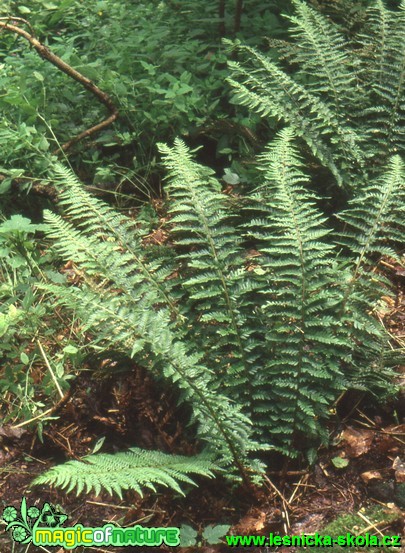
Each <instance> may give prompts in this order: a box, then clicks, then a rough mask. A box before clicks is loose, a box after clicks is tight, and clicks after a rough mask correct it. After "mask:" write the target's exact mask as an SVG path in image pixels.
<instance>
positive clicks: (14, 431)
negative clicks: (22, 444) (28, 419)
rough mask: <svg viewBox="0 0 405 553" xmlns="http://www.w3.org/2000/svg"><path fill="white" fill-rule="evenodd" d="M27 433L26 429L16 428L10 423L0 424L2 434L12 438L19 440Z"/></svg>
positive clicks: (0, 434) (0, 433)
mask: <svg viewBox="0 0 405 553" xmlns="http://www.w3.org/2000/svg"><path fill="white" fill-rule="evenodd" d="M25 433H26V430H25V429H23V428H16V427H15V426H10V425H8V424H6V425H4V426H0V436H2V437H4V438H9V439H11V440H18V439H20V438H21V436H22V435H23V434H25Z"/></svg>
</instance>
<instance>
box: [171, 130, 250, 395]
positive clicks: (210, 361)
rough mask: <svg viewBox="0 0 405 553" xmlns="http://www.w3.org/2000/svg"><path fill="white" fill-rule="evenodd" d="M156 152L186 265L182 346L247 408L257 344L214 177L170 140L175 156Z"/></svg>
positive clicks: (239, 259)
mask: <svg viewBox="0 0 405 553" xmlns="http://www.w3.org/2000/svg"><path fill="white" fill-rule="evenodd" d="M160 150H161V152H162V153H163V154H164V158H163V159H164V164H165V166H166V168H167V170H168V173H169V182H168V187H167V191H168V199H169V213H170V214H171V215H172V219H171V221H170V223H171V225H172V229H171V232H172V235H173V236H174V238H175V245H174V246H175V249H176V251H177V254H178V255H177V257H178V259H182V260H183V259H184V262H185V266H184V269H183V271H182V279H181V280H180V281H179V285H180V286H181V290H182V305H183V306H184V307H186V308H187V311H183V315H184V316H186V318H187V324H188V327H189V331H188V333H187V339H188V340H190V341H192V342H197V343H198V345H197V349H199V350H203V351H204V350H205V356H204V358H205V362H206V364H207V366H210V367H212V368H213V369H214V370H215V373H216V375H217V377H219V380H220V381H221V382H222V386H224V387H225V388H226V387H229V386H231V387H232V397H234V398H235V399H236V400H238V401H239V400H240V399H241V396H242V395H243V398H244V403H245V404H247V403H248V402H249V401H250V399H249V398H250V393H249V389H250V381H251V379H252V376H253V374H254V370H255V366H254V356H253V355H252V351H253V350H254V349H255V346H256V345H257V344H256V343H255V341H254V339H253V338H252V334H253V332H254V329H253V328H251V327H250V326H249V322H250V321H251V319H249V317H248V314H250V313H251V312H252V308H253V306H252V304H251V302H249V299H248V292H249V291H250V288H251V287H250V279H249V273H248V272H247V271H245V270H244V269H243V265H244V259H243V253H244V250H243V249H242V239H241V236H240V234H238V231H237V228H236V226H235V221H236V217H235V214H234V213H232V211H231V208H230V203H229V200H228V199H227V196H225V195H224V194H223V193H222V192H221V187H220V184H219V182H218V181H217V180H216V179H215V178H213V175H212V172H211V171H209V170H208V171H207V169H206V168H204V167H202V166H201V165H199V164H198V163H196V162H195V161H194V160H193V159H192V156H191V153H190V151H189V149H188V148H187V147H186V146H185V144H184V143H183V142H182V141H180V140H176V141H175V144H174V147H173V148H169V147H167V146H165V145H160ZM207 344H210V347H208V348H207V347H206V345H207Z"/></svg>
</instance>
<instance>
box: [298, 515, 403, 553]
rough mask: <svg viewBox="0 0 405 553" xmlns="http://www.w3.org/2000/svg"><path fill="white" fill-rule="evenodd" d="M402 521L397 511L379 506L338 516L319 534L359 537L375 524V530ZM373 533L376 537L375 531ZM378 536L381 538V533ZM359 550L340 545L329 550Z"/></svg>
mask: <svg viewBox="0 0 405 553" xmlns="http://www.w3.org/2000/svg"><path fill="white" fill-rule="evenodd" d="M365 519H366V520H368V521H369V523H367V522H365ZM400 519H401V514H400V513H399V512H398V511H397V510H390V509H389V508H388V507H387V508H386V507H381V506H379V505H377V506H376V505H373V506H371V507H367V508H362V509H361V510H360V511H359V512H358V513H349V514H344V515H340V516H338V517H337V518H336V519H335V520H332V521H331V522H330V523H329V524H327V525H326V526H325V527H324V528H322V531H321V532H319V533H322V534H323V535H326V536H332V537H333V538H337V537H338V536H345V535H346V534H347V533H348V532H349V533H350V534H352V535H353V536H358V535H362V534H363V532H365V531H367V532H368V533H370V530H371V531H372V530H373V529H372V528H370V524H373V525H374V527H375V528H380V527H381V526H384V527H388V526H389V525H390V524H392V523H395V522H399V521H400ZM365 529H367V530H365ZM374 531H375V530H374ZM371 533H372V535H374V532H373V531H372V532H371ZM384 534H385V535H389V533H387V532H384ZM377 535H378V537H380V534H379V533H378V534H377ZM311 549H312V550H314V551H316V550H318V551H320V550H321V548H320V547H311ZM358 549H359V548H358V547H350V546H349V547H340V546H339V545H334V546H332V547H331V548H330V549H329V550H330V551H331V552H333V553H343V551H349V552H350V553H356V552H357V551H358ZM391 549H392V547H388V546H386V547H378V548H376V547H372V546H371V547H368V550H369V551H370V553H380V552H383V551H385V552H388V551H390V550H391ZM299 551H301V552H303V551H306V549H302V548H300V549H299Z"/></svg>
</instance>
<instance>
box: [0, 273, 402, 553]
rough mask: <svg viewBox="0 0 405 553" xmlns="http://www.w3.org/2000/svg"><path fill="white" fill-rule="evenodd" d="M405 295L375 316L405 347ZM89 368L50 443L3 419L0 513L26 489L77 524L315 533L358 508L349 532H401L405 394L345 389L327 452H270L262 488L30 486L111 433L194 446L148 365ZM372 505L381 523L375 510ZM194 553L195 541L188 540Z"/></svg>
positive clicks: (167, 445)
mask: <svg viewBox="0 0 405 553" xmlns="http://www.w3.org/2000/svg"><path fill="white" fill-rule="evenodd" d="M399 277H402V275H399ZM401 299H402V296H401V292H400V288H399V286H398V288H397V297H396V299H395V300H393V299H391V298H387V299H386V300H384V302H383V307H382V308H381V310H380V311H379V312H377V313H376V316H378V317H380V318H381V319H382V320H384V323H385V324H386V326H387V327H388V328H389V330H390V332H391V334H392V336H393V339H394V340H395V341H396V342H397V343H399V344H402V345H403V339H404V334H403V328H404V325H403V322H404V318H405V316H404V314H403V311H401V309H400V306H401ZM90 366H91V367H92V369H91V370H90ZM94 367H97V370H94ZM88 369H89V370H83V371H82V372H81V373H80V375H79V376H78V378H77V379H76V380H75V381H74V384H73V385H72V388H71V390H70V393H69V394H68V395H67V396H66V397H65V398H64V400H63V401H62V402H60V403H59V405H58V407H57V409H55V411H54V413H53V415H54V416H55V417H56V416H57V417H58V418H57V419H56V420H55V421H53V422H52V423H50V424H48V426H46V427H45V430H44V433H43V443H41V442H40V440H39V438H38V435H37V433H36V431H35V430H26V429H25V428H24V427H22V428H21V429H18V428H17V429H16V428H14V429H13V428H10V427H7V426H4V427H0V510H1V511H2V509H3V507H5V506H7V505H14V506H15V507H18V506H19V504H20V502H21V497H22V495H25V496H26V497H27V502H28V504H29V505H37V506H42V504H43V503H44V502H45V501H48V502H50V503H51V504H53V505H59V506H60V508H61V510H63V511H64V512H66V514H68V516H69V519H68V521H69V526H73V525H75V524H76V523H81V524H82V525H84V526H101V525H103V524H105V523H106V522H114V523H116V524H119V525H122V526H133V525H135V524H141V525H143V526H155V527H156V526H181V525H182V524H186V525H188V526H190V527H192V528H194V529H195V530H197V531H198V532H199V535H200V536H201V534H202V532H203V530H204V529H205V528H206V527H207V526H208V525H217V524H228V525H230V526H231V528H230V530H229V533H232V534H243V535H249V534H255V535H266V534H268V533H269V532H273V533H279V534H289V535H291V534H302V533H307V534H310V533H313V532H316V531H317V532H322V530H323V529H324V528H325V526H327V525H328V524H330V523H331V522H332V521H335V520H336V519H337V518H338V519H339V517H340V516H341V515H346V514H347V513H354V514H355V515H356V513H358V514H357V515H356V517H355V519H353V520H354V522H353V521H348V520H346V519H342V522H341V532H342V533H345V532H347V531H350V532H354V533H358V534H360V533H361V532H366V531H367V532H369V533H372V534H377V535H378V534H379V533H382V534H389V533H393V534H402V533H403V527H402V524H403V510H404V509H405V447H404V446H405V401H404V396H401V397H399V398H398V399H397V400H396V401H394V402H391V403H390V404H389V405H387V406H385V407H381V406H375V405H373V403H372V400H370V398H367V397H363V396H362V395H358V394H346V395H345V396H344V397H343V398H342V399H341V401H340V402H339V403H338V405H337V414H336V415H335V418H332V420H331V423H330V432H331V438H332V444H333V445H332V446H331V448H330V449H329V450H321V451H320V452H319V458H318V461H317V463H316V464H315V465H314V467H312V468H311V469H308V468H307V467H306V466H305V465H299V464H298V463H296V464H293V463H291V462H290V463H288V464H285V463H280V461H279V460H277V459H274V460H273V461H272V462H271V463H270V464H269V466H270V467H271V468H272V469H273V470H270V471H269V472H268V474H267V478H266V480H265V483H264V487H263V488H261V489H258V490H257V494H256V496H255V497H252V495H251V494H249V493H248V492H247V491H246V490H244V489H242V488H238V487H234V488H232V487H231V486H230V485H229V483H227V482H225V481H224V480H222V479H221V478H218V479H215V481H214V480H212V481H209V480H201V481H199V487H198V489H192V490H191V491H190V493H188V494H187V496H186V497H185V498H183V497H180V496H178V495H176V494H174V493H173V492H168V491H164V490H163V491H162V490H161V489H160V490H159V491H158V493H145V496H144V497H143V498H141V497H139V495H138V494H136V493H134V492H131V493H130V492H127V493H125V495H124V499H123V500H120V499H118V498H116V497H114V498H111V497H110V496H108V494H101V495H100V496H94V495H83V496H82V497H79V498H77V497H76V496H75V495H74V494H69V495H67V494H66V493H64V492H63V491H61V490H58V489H47V488H46V487H37V488H32V489H30V488H29V484H30V483H31V481H32V480H33V478H34V477H35V476H36V475H38V474H41V473H42V472H44V470H46V469H47V468H49V467H50V466H52V465H54V464H56V463H61V462H63V461H65V460H68V459H75V458H80V457H81V456H83V455H86V454H89V453H91V452H92V451H93V449H94V447H95V445H96V443H97V441H98V440H99V439H100V438H103V439H104V442H103V446H102V450H103V451H104V452H114V451H119V450H125V449H126V448H128V447H131V446H138V447H142V448H146V449H159V450H162V451H166V452H173V453H182V454H186V455H187V454H193V453H195V447H196V446H195V444H193V442H192V440H191V436H193V432H192V429H188V430H187V428H185V427H184V425H183V424H182V421H183V420H187V419H188V416H187V414H186V413H184V412H182V410H181V409H179V408H178V407H176V405H177V398H176V395H175V393H173V394H172V393H171V392H170V390H169V391H168V390H165V391H164V392H163V391H161V390H159V389H158V388H157V387H156V386H155V385H154V383H153V382H152V381H151V380H150V379H149V378H148V376H147V375H146V374H145V373H144V371H142V370H141V369H139V368H138V367H136V366H129V365H128V360H122V359H119V358H117V359H103V360H101V359H92V360H89V368H88ZM398 378H399V379H400V378H401V376H400V375H399V377H398ZM189 437H190V439H189ZM376 508H377V509H379V511H378V512H379V515H378V520H377V519H376V518H375V517H374V515H371V514H370V513H374V511H375V509H376ZM373 509H374V510H373ZM401 510H402V511H401ZM373 517H374V518H373ZM339 520H340V519H339ZM199 543H200V544H201V545H203V546H204V549H205V551H206V553H209V552H210V551H226V550H229V548H228V547H226V546H225V545H214V546H208V545H207V544H204V542H203V540H202V539H201V538H199ZM141 549H142V550H145V551H149V552H152V551H153V550H154V548H131V547H128V548H122V549H121V551H128V552H129V551H135V550H136V551H140V550H141ZM176 549H177V550H178V549H179V548H176ZM36 550H39V549H38V548H36V547H33V546H30V547H29V548H28V549H27V546H23V547H20V548H18V547H17V546H14V548H13V545H12V543H11V539H10V536H9V535H8V534H4V533H0V552H1V553H3V552H4V553H8V552H9V551H10V552H12V553H20V552H21V553H22V552H23V551H24V552H27V553H30V552H31V551H36ZM40 550H41V551H42V550H43V551H48V550H47V549H40ZM52 550H53V551H57V553H61V552H62V551H63V550H62V549H59V550H58V549H57V548H53V549H52ZM86 550H89V551H91V550H93V551H98V552H102V551H103V549H97V548H88V549H86ZM110 550H111V549H110ZM114 550H115V551H119V550H120V549H117V548H115V549H114ZM193 550H195V547H190V548H189V549H184V551H193ZM234 550H235V551H237V550H238V548H234ZM242 550H243V551H247V550H249V548H245V549H240V551H242ZM251 550H255V551H263V552H264V551H270V550H271V549H270V548H262V549H260V548H252V549H251ZM76 551H78V552H80V551H81V550H80V549H77V550H76ZM278 551H281V552H282V553H283V552H284V551H285V552H286V551H291V549H289V550H288V549H280V548H279V549H278ZM379 551H382V550H379ZM396 551H398V549H396Z"/></svg>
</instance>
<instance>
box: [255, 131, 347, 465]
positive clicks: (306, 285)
mask: <svg viewBox="0 0 405 553" xmlns="http://www.w3.org/2000/svg"><path fill="white" fill-rule="evenodd" d="M293 140H294V134H293V132H292V131H291V130H290V129H284V130H283V131H281V132H280V133H279V135H278V137H277V139H276V140H275V141H274V142H273V143H272V144H271V146H270V147H269V148H268V149H267V150H266V152H265V153H264V154H263V155H262V156H261V162H262V166H263V170H264V173H265V174H264V178H265V183H264V184H263V186H262V187H261V188H260V190H259V195H258V196H257V198H256V201H257V202H258V203H260V204H261V205H265V206H266V213H267V215H266V218H263V219H262V220H260V221H258V222H257V226H259V225H260V227H261V229H262V230H261V232H260V234H258V235H256V234H253V236H254V237H255V238H260V240H261V242H262V244H263V245H262V246H261V247H260V248H259V252H260V254H261V257H260V258H259V260H260V266H261V267H262V269H263V270H264V271H265V272H264V274H263V275H261V276H259V277H258V278H259V279H260V280H261V281H262V285H261V289H262V290H266V293H265V296H264V305H263V312H264V315H265V317H266V342H267V348H268V354H267V359H266V361H265V370H264V371H262V374H261V378H260V379H258V380H257V384H258V387H257V388H255V392H254V405H255V406H256V409H255V415H256V417H254V421H255V422H256V423H257V424H258V426H259V427H260V430H261V432H265V433H267V432H269V434H270V436H271V443H272V444H274V445H275V447H277V448H278V449H280V450H281V451H283V453H285V454H287V455H294V452H295V448H294V439H295V438H296V436H297V433H299V434H302V435H305V436H306V438H307V440H308V443H311V442H312V445H314V443H315V442H316V439H317V438H319V436H322V421H323V420H325V418H326V417H327V416H328V406H330V405H331V403H333V401H334V399H335V398H336V396H337V394H338V393H339V390H341V389H342V387H343V379H342V375H341V371H340V367H339V361H338V352H339V350H340V349H341V347H342V345H343V344H344V342H343V341H342V339H341V338H338V337H337V336H336V335H335V334H334V331H333V330H334V329H333V326H334V324H336V322H334V319H333V316H332V314H333V310H334V308H335V306H336V305H337V303H338V300H339V296H338V293H337V290H336V288H335V286H334V279H335V278H336V274H334V272H333V266H332V258H331V253H332V251H333V247H332V246H330V245H328V244H327V242H326V240H325V238H326V237H327V235H328V234H329V231H328V230H327V229H326V228H323V224H324V223H325V219H324V217H322V215H321V214H320V213H319V212H318V210H317V209H316V207H315V204H314V202H315V198H314V197H313V196H312V195H311V194H310V193H309V192H308V191H307V190H306V189H305V188H304V186H303V185H304V183H305V182H306V180H307V179H306V177H305V176H304V175H303V173H302V171H301V161H300V159H299V157H298V154H297V151H296V148H295V147H294V145H293ZM249 236H252V234H251V232H250V233H249ZM259 275H260V273H259ZM315 382H317V384H315ZM263 390H266V393H263ZM323 439H325V436H324V435H323Z"/></svg>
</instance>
